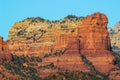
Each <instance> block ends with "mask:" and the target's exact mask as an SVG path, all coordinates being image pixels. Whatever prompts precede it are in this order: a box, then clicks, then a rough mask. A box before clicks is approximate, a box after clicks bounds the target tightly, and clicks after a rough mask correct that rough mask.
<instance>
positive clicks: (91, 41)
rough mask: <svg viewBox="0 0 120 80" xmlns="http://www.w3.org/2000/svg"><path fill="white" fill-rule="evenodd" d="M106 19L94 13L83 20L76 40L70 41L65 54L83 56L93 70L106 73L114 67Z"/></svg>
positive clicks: (100, 14)
mask: <svg viewBox="0 0 120 80" xmlns="http://www.w3.org/2000/svg"><path fill="white" fill-rule="evenodd" d="M107 23H108V19H107V17H106V16H105V15H104V14H102V13H95V14H92V15H90V16H87V17H85V18H84V19H83V21H82V24H81V25H79V26H78V36H77V38H76V40H73V39H71V40H70V41H69V43H70V44H68V50H67V51H66V54H71V50H73V51H76V52H73V53H72V54H83V55H85V56H86V58H87V59H88V60H89V61H91V62H92V63H93V65H94V66H95V68H96V69H97V70H99V71H101V72H104V73H107V72H108V71H109V70H110V69H112V68H113V67H114V65H113V64H112V63H113V60H114V56H113V55H112V54H111V52H110V47H111V45H110V37H109V33H108V31H107V27H106V25H107Z"/></svg>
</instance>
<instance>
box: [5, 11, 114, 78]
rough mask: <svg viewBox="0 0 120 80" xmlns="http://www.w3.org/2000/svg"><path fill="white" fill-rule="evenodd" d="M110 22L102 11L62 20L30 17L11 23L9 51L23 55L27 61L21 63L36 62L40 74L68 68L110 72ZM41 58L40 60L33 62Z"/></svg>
mask: <svg viewBox="0 0 120 80" xmlns="http://www.w3.org/2000/svg"><path fill="white" fill-rule="evenodd" d="M81 20H82V21H81ZM107 23H108V19H107V17H106V15H104V14H102V13H95V14H92V15H89V16H87V17H85V18H83V19H82V18H77V17H75V16H67V17H66V18H64V19H62V20H60V21H48V20H44V19H42V18H28V19H26V20H24V21H21V22H17V23H15V24H14V25H13V26H12V27H11V29H10V31H9V37H8V41H7V43H8V45H9V52H10V53H12V54H15V55H17V56H21V55H22V58H20V59H25V61H23V63H21V64H23V65H25V66H27V67H29V66H31V64H33V68H35V69H36V70H37V71H38V75H40V76H46V75H49V74H52V73H53V74H56V73H57V72H59V71H63V72H64V71H65V70H70V71H83V72H90V73H92V74H95V75H97V74H98V73H99V72H101V73H104V74H109V71H110V70H111V69H113V68H115V66H114V65H113V60H114V56H113V55H112V53H111V43H110V36H109V33H108V31H107V27H106V26H107ZM23 55H25V56H23ZM25 57H26V58H25ZM40 58H41V60H42V61H41V62H34V63H33V62H31V61H32V60H35V61H36V60H38V59H40ZM15 59H17V58H16V57H15ZM20 59H18V61H20ZM26 59H28V60H27V61H26ZM13 61H14V60H13ZM15 61H16V60H15ZM38 61H40V60H38ZM14 64H15V63H12V65H14ZM15 65H16V64H15ZM51 66H52V67H51ZM22 67H23V66H22Z"/></svg>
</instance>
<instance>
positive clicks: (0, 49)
mask: <svg viewBox="0 0 120 80" xmlns="http://www.w3.org/2000/svg"><path fill="white" fill-rule="evenodd" d="M0 59H7V60H11V54H10V53H9V46H8V44H7V42H5V41H3V38H2V37H0Z"/></svg>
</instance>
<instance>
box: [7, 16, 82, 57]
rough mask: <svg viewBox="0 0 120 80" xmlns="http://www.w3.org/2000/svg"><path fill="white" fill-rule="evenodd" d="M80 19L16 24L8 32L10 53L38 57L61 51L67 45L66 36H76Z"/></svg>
mask: <svg viewBox="0 0 120 80" xmlns="http://www.w3.org/2000/svg"><path fill="white" fill-rule="evenodd" d="M81 19H82V18H77V17H75V16H67V17H65V18H64V19H61V20H59V21H48V20H44V19H42V18H28V19H26V20H24V21H21V22H17V23H15V24H14V25H13V26H12V27H11V29H10V31H9V36H8V44H9V48H10V51H11V53H13V54H16V55H23V54H24V55H36V56H38V55H44V54H46V53H50V52H51V51H53V52H54V51H56V50H58V49H62V48H63V47H65V46H66V44H67V41H68V36H67V35H71V34H72V35H76V31H77V30H76V26H78V24H80V23H81ZM65 35H66V36H65ZM58 45H59V46H58ZM53 46H55V47H54V50H53Z"/></svg>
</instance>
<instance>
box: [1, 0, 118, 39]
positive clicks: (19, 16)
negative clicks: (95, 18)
mask: <svg viewBox="0 0 120 80" xmlns="http://www.w3.org/2000/svg"><path fill="white" fill-rule="evenodd" d="M94 12H102V13H105V14H106V15H107V16H108V19H109V24H108V26H113V25H114V24H115V23H116V22H118V21H120V0H0V36H3V37H4V39H7V36H8V32H9V29H10V27H11V26H12V25H13V24H14V23H15V22H17V21H21V20H23V19H25V18H27V17H38V16H40V17H43V18H45V19H49V20H59V19H61V18H63V17H65V16H66V15H69V14H73V15H77V16H86V15H89V14H92V13H94Z"/></svg>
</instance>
